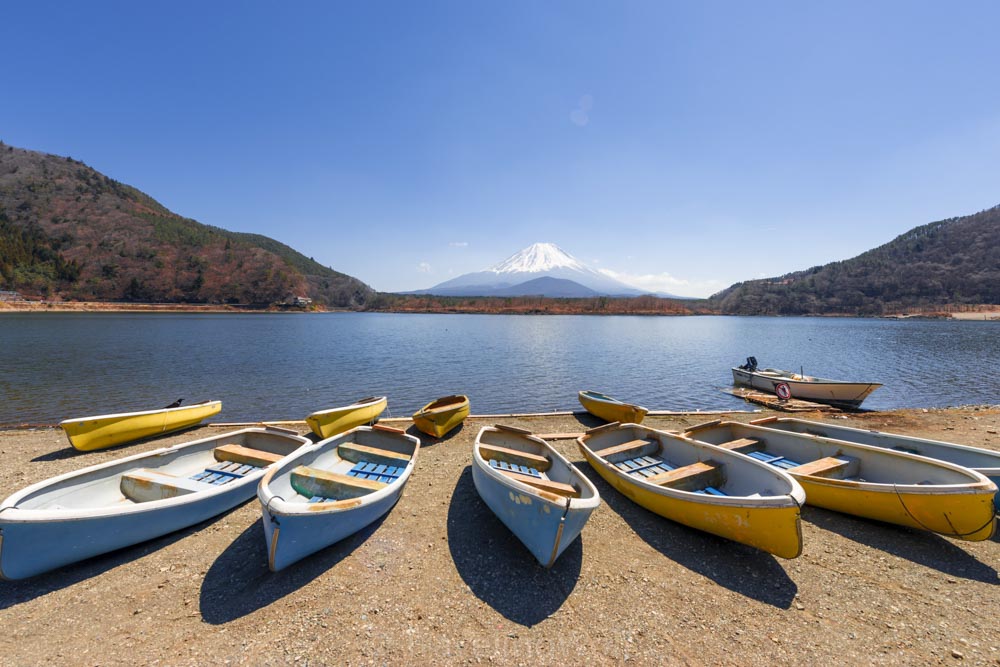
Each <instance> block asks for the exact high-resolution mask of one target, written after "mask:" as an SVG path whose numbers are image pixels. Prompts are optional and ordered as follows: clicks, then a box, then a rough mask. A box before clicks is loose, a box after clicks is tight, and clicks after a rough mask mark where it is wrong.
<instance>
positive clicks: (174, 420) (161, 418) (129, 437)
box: [59, 401, 222, 452]
mask: <svg viewBox="0 0 1000 667" xmlns="http://www.w3.org/2000/svg"><path fill="white" fill-rule="evenodd" d="M221 410H222V401H203V402H201V403H192V404H191V405H186V406H183V407H166V408H160V409H159V410H146V411H144V412H123V413H121V414H116V415H98V416H96V417H79V418H77V419H64V420H63V421H61V422H59V426H61V427H62V429H63V430H64V431H65V432H66V437H67V438H69V443H70V444H71V445H73V446H74V447H76V448H77V449H79V450H80V451H83V452H90V451H93V450H95V449H105V448H107V447H113V446H115V445H121V444H124V443H126V442H132V441H133V440H140V439H142V438H148V437H150V436H154V435H162V434H163V433H170V432H171V431H179V430H180V429H182V428H187V427H189V426H194V425H195V424H197V423H198V422H200V421H201V420H202V419H206V418H208V417H211V416H212V415H217V414H219V412H220V411H221Z"/></svg>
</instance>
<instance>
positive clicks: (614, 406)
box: [578, 390, 649, 424]
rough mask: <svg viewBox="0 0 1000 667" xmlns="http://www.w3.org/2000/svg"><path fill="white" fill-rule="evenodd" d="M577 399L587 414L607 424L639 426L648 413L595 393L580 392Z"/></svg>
mask: <svg viewBox="0 0 1000 667" xmlns="http://www.w3.org/2000/svg"><path fill="white" fill-rule="evenodd" d="M578 398H579V399H580V404H581V405H582V406H583V407H584V408H585V409H586V410H587V412H589V413H590V414H592V415H594V416H595V417H600V418H601V419H603V420H604V421H608V422H621V423H622V424H641V423H642V419H643V417H645V416H646V413H647V412H649V410H647V409H646V408H644V407H642V406H641V405H633V404H632V403H623V402H622V401H619V400H618V399H616V398H611V397H610V396H607V395H605V394H602V393H600V392H597V391H589V390H584V391H581V392H580V393H579V394H578Z"/></svg>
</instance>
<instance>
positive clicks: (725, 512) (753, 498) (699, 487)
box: [577, 424, 805, 558]
mask: <svg viewBox="0 0 1000 667" xmlns="http://www.w3.org/2000/svg"><path fill="white" fill-rule="evenodd" d="M577 444H578V445H579V447H580V451H581V452H582V453H583V455H584V457H585V458H586V459H587V462H588V463H590V465H591V466H592V467H593V468H594V470H596V471H597V473H598V474H599V475H600V476H601V477H603V478H604V479H605V480H607V482H608V483H609V484H611V486H613V487H615V489H617V490H618V491H620V492H621V493H622V494H623V495H625V496H626V497H628V498H629V499H630V500H632V501H633V502H636V503H638V504H639V505H641V506H643V507H645V508H646V509H648V510H650V511H651V512H655V513H656V514H659V515H660V516H663V517H666V518H668V519H671V520H673V521H676V522H678V523H682V524H684V525H686V526H690V527H691V528H697V529H698V530H704V531H706V532H709V533H712V534H714V535H719V536H720V537H725V538H727V539H730V540H733V541H736V542H741V543H743V544H748V545H750V546H753V547H757V548H758V549H762V550H764V551H767V552H769V553H772V554H774V555H776V556H780V557H782V558H795V557H797V556H798V555H799V554H801V553H802V530H801V525H800V522H799V508H800V507H801V505H802V503H803V502H804V501H805V493H804V491H803V490H802V487H801V486H799V484H798V483H797V482H796V481H795V480H793V479H792V478H791V477H789V476H788V475H786V474H784V473H783V472H781V471H779V470H776V469H774V468H772V467H769V466H767V465H766V464H763V463H761V462H759V461H753V460H751V459H748V458H747V457H745V456H742V455H739V454H736V453H733V452H730V451H726V450H723V449H720V448H718V447H712V446H711V445H705V444H702V443H699V442H694V441H692V440H687V439H684V438H680V437H678V436H677V435H674V434H670V433H666V432H664V431H658V430H655V429H651V428H647V427H645V426H638V425H621V424H607V425H605V426H601V427H598V428H596V429H592V430H590V431H588V432H587V433H586V434H585V435H583V436H582V437H580V438H578V439H577Z"/></svg>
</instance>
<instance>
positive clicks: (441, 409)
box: [412, 394, 471, 419]
mask: <svg viewBox="0 0 1000 667" xmlns="http://www.w3.org/2000/svg"><path fill="white" fill-rule="evenodd" d="M449 398H460V399H462V400H457V401H450V402H448V403H444V404H443V405H440V406H438V407H436V408H432V407H431V406H432V405H434V404H435V403H438V402H439V401H444V400H446V399H449ZM470 406H471V403H470V402H469V397H468V396H466V395H464V394H453V395H451V396H442V397H441V398H435V399H434V400H433V401H431V402H430V403H428V404H427V405H425V406H424V407H422V408H420V409H419V410H417V411H416V412H414V413H413V417H412V418H414V419H415V418H417V417H418V416H419V417H426V418H428V419H429V418H430V417H429V416H428V415H435V416H437V415H446V414H449V413H451V412H456V411H458V410H461V409H462V408H469V407H470Z"/></svg>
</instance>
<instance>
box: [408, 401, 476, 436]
mask: <svg viewBox="0 0 1000 667" xmlns="http://www.w3.org/2000/svg"><path fill="white" fill-rule="evenodd" d="M468 416H469V397H468V396H462V395H455V396H443V397H441V398H439V399H437V400H434V401H431V402H430V403H428V404H427V405H425V406H424V407H422V408H420V409H419V410H417V411H416V412H414V413H413V423H414V425H416V427H417V428H418V429H420V430H421V431H423V432H424V433H426V434H427V435H431V436H434V437H435V438H442V437H444V436H445V434H447V433H448V432H449V431H451V430H452V429H453V428H455V427H456V426H458V425H459V424H461V423H462V422H463V421H465V418H466V417H468Z"/></svg>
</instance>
